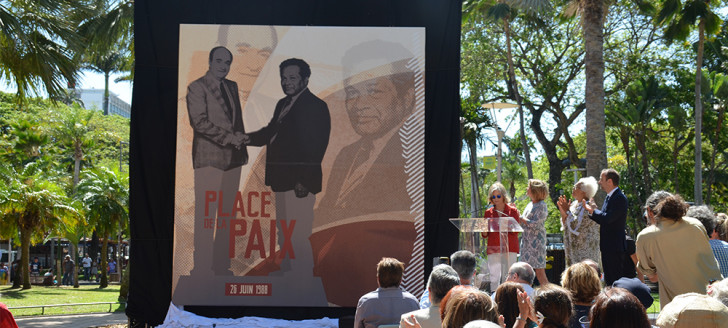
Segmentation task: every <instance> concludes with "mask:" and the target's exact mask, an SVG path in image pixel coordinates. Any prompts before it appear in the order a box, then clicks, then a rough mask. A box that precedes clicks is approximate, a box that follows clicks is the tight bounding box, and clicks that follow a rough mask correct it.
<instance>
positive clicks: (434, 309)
mask: <svg viewBox="0 0 728 328" xmlns="http://www.w3.org/2000/svg"><path fill="white" fill-rule="evenodd" d="M459 284H460V279H459V278H458V273H457V272H456V271H455V269H453V268H452V267H451V266H449V265H447V264H439V265H437V266H435V267H434V268H432V272H431V273H430V278H429V280H428V281H427V292H428V297H429V300H430V307H428V308H424V309H420V310H416V311H412V312H407V313H405V314H403V315H402V317H401V319H400V326H401V327H405V320H408V321H409V322H412V320H411V317H412V316H414V317H415V318H416V319H417V322H419V323H420V326H421V327H422V328H440V327H442V320H441V319H440V301H442V298H443V297H445V295H447V292H449V291H450V289H451V288H453V287H455V286H457V285H459Z"/></svg>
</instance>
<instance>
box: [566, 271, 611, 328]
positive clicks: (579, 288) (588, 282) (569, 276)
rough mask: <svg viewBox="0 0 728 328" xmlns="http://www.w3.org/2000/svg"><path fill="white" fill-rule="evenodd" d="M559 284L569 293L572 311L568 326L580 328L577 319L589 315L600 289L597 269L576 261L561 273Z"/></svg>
mask: <svg viewBox="0 0 728 328" xmlns="http://www.w3.org/2000/svg"><path fill="white" fill-rule="evenodd" d="M561 286H564V288H566V290H568V291H569V292H570V293H571V297H572V302H573V303H574V313H573V314H572V315H571V319H569V327H571V328H581V323H579V320H580V319H581V318H582V317H587V318H588V317H589V310H590V309H591V307H592V304H594V299H595V298H596V297H597V295H599V292H600V291H601V290H602V285H601V282H600V281H599V276H598V275H597V271H596V270H594V268H592V267H591V266H589V264H586V263H584V262H579V263H576V264H574V265H572V266H570V267H568V268H566V271H564V273H562V274H561Z"/></svg>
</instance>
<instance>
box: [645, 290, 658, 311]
mask: <svg viewBox="0 0 728 328" xmlns="http://www.w3.org/2000/svg"><path fill="white" fill-rule="evenodd" d="M652 298H653V299H654V300H655V301H654V302H653V303H652V306H650V308H649V309H647V313H660V294H658V293H652Z"/></svg>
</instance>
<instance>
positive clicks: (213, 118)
mask: <svg viewBox="0 0 728 328" xmlns="http://www.w3.org/2000/svg"><path fill="white" fill-rule="evenodd" d="M232 58H233V57H232V54H231V53H230V51H229V50H228V49H227V48H225V47H215V48H213V49H212V50H210V56H209V61H208V64H209V69H208V71H207V73H206V74H205V75H204V76H203V77H201V78H199V79H197V80H195V81H193V82H192V83H190V85H189V87H188V88H187V111H188V113H189V116H190V124H191V125H192V129H193V130H194V136H193V140H192V163H193V168H194V175H195V178H194V180H195V226H194V246H195V250H194V255H193V258H194V268H193V269H192V272H191V273H190V274H191V275H206V276H209V275H213V274H214V275H231V274H232V271H230V258H229V256H228V244H229V243H228V240H229V233H228V230H227V227H228V222H226V221H227V220H228V219H227V218H225V216H226V215H227V216H229V214H230V212H231V210H232V206H233V203H234V201H235V194H236V192H237V190H238V185H239V183H240V173H241V167H242V166H243V165H245V164H246V163H247V162H248V152H247V150H246V148H245V145H243V134H244V133H245V129H244V127H243V118H242V110H241V108H240V98H239V96H238V86H237V84H236V83H235V82H233V81H230V80H227V79H225V77H226V76H227V74H228V72H229V71H230V64H231V63H232ZM210 192H212V194H211V193H210ZM206 194H209V195H208V196H207V197H206ZM212 195H214V199H213V198H209V197H212ZM218 203H222V204H221V205H222V206H218ZM206 209H207V210H206ZM209 209H212V210H209ZM211 245H212V246H211ZM210 247H212V249H210Z"/></svg>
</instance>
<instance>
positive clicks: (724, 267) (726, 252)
mask: <svg viewBox="0 0 728 328" xmlns="http://www.w3.org/2000/svg"><path fill="white" fill-rule="evenodd" d="M685 216H689V217H692V218H696V219H698V220H700V223H702V224H703V226H704V227H705V232H706V233H707V234H708V237H709V238H710V240H709V242H710V248H712V249H713V255H715V259H716V261H718V267H720V274H721V275H723V278H726V277H728V243H726V242H724V241H722V240H720V237H719V236H718V232H716V231H715V225H716V222H717V220H716V218H715V214H714V213H713V210H711V209H710V207H708V206H706V205H698V206H691V207H690V208H689V209H688V212H687V214H685Z"/></svg>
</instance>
